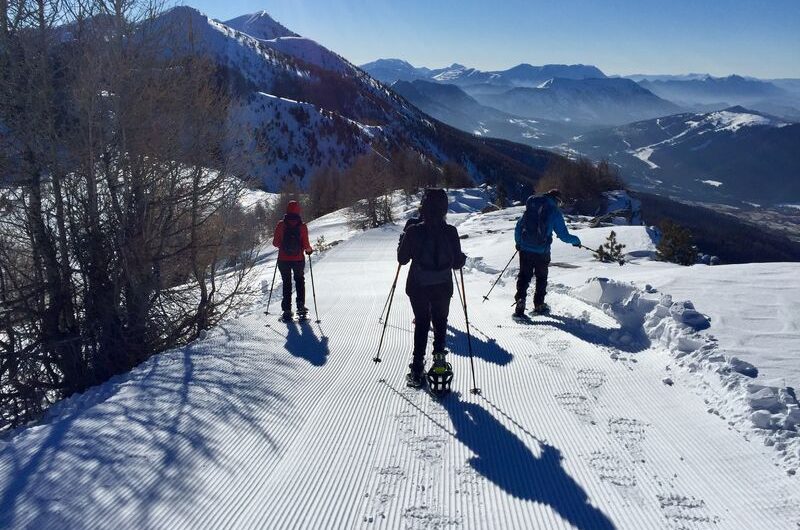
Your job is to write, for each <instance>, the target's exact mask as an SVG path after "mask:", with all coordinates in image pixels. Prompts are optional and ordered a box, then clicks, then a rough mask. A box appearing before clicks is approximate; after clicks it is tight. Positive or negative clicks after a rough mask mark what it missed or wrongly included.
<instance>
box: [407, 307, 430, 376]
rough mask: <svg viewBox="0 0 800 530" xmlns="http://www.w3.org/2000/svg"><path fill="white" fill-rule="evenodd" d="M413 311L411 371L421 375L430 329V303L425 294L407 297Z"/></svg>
mask: <svg viewBox="0 0 800 530" xmlns="http://www.w3.org/2000/svg"><path fill="white" fill-rule="evenodd" d="M409 298H410V299H411V309H412V310H413V311H414V353H413V359H412V362H411V370H412V371H414V372H416V373H421V372H422V371H424V369H425V350H426V349H427V346H428V331H429V330H430V327H431V309H430V301H429V300H428V296H427V295H426V294H425V293H419V294H416V295H414V296H411V297H409Z"/></svg>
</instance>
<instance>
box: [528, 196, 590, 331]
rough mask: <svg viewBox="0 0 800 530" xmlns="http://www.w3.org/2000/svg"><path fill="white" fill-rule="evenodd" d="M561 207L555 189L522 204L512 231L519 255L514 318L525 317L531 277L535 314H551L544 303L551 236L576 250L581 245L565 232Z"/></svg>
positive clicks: (565, 226)
mask: <svg viewBox="0 0 800 530" xmlns="http://www.w3.org/2000/svg"><path fill="white" fill-rule="evenodd" d="M561 205H562V200H561V192H560V191H559V190H556V189H553V190H550V191H548V192H547V193H544V194H542V195H531V196H530V197H528V200H527V201H526V202H525V213H524V214H523V215H522V217H521V218H520V220H519V221H517V227H516V229H515V230H514V240H515V241H516V244H517V250H518V251H519V276H518V277H517V294H516V295H514V300H516V302H517V304H516V308H515V310H514V316H518V317H522V316H524V315H525V299H526V297H527V294H528V286H529V285H530V283H531V279H533V277H534V276H535V277H536V290H535V292H534V295H533V309H534V312H536V313H540V314H541V313H547V312H548V311H549V310H550V308H549V307H548V305H547V304H545V303H544V297H545V295H546V294H547V271H548V267H549V266H550V245H551V244H552V243H553V232H555V233H556V235H557V236H558V238H559V239H560V240H561V241H563V242H565V243H570V244H572V245H574V246H576V247H577V246H580V244H581V240H580V239H578V238H577V237H576V236H574V235H572V234H570V233H569V230H567V225H566V224H565V223H564V216H563V215H562V214H561V210H560V209H559V207H560V206H561Z"/></svg>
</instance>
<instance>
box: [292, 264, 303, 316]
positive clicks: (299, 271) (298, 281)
mask: <svg viewBox="0 0 800 530" xmlns="http://www.w3.org/2000/svg"><path fill="white" fill-rule="evenodd" d="M305 270H306V262H305V260H303V261H296V262H294V263H292V272H294V292H295V295H296V296H297V310H298V311H299V310H301V309H303V308H305V307H306V276H305Z"/></svg>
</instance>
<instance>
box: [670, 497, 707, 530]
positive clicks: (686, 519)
mask: <svg viewBox="0 0 800 530" xmlns="http://www.w3.org/2000/svg"><path fill="white" fill-rule="evenodd" d="M657 498H658V503H659V505H660V506H661V512H662V513H663V514H664V517H665V518H666V519H667V521H668V522H669V525H670V528H674V529H676V530H689V529H695V528H698V529H699V528H710V527H711V526H712V525H716V524H717V523H718V522H719V517H718V516H715V515H712V514H710V513H709V511H708V509H707V508H706V503H705V501H703V500H702V499H696V498H694V497H690V496H686V495H679V494H677V493H667V494H662V495H657Z"/></svg>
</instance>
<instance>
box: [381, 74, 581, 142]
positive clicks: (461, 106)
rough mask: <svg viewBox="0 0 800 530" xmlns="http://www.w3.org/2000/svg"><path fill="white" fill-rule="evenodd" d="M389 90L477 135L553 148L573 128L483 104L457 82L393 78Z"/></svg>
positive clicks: (454, 125)
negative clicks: (396, 79)
mask: <svg viewBox="0 0 800 530" xmlns="http://www.w3.org/2000/svg"><path fill="white" fill-rule="evenodd" d="M392 90H394V91H395V92H396V93H398V94H400V95H401V96H403V97H404V98H405V99H406V100H407V101H408V102H409V103H411V104H413V105H414V106H415V107H417V108H418V109H420V110H422V111H423V112H425V113H426V114H429V115H431V116H433V117H434V118H436V119H437V120H440V121H443V122H444V123H447V124H449V125H452V126H453V127H457V128H459V129H461V130H464V131H467V132H471V133H472V134H475V135H478V136H489V137H495V138H504V139H506V140H511V141H514V142H519V143H523V144H529V145H532V146H536V147H542V146H545V147H552V146H556V145H559V144H562V143H564V142H565V141H567V139H568V138H570V137H571V136H572V134H573V133H574V131H575V128H574V127H573V126H570V125H566V124H564V123H563V122H559V121H551V120H542V119H531V118H524V117H521V116H517V115H514V114H509V113H506V112H503V111H500V110H498V109H496V108H493V107H489V106H486V105H482V104H480V103H478V101H477V100H476V99H475V98H473V97H472V96H470V95H469V94H467V93H466V92H464V90H463V89H461V88H460V87H458V86H456V85H449V84H445V83H434V82H431V81H423V80H421V79H417V80H415V81H396V82H395V83H394V84H392Z"/></svg>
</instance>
